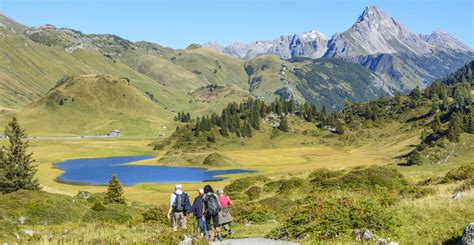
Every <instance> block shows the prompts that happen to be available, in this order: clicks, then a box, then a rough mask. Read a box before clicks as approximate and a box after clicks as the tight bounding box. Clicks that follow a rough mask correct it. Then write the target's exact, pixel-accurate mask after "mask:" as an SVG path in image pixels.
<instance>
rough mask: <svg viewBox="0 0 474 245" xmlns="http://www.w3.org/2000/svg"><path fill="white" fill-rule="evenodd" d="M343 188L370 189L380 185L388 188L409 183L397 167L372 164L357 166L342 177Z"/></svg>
mask: <svg viewBox="0 0 474 245" xmlns="http://www.w3.org/2000/svg"><path fill="white" fill-rule="evenodd" d="M339 182H340V186H341V188H343V189H369V190H376V189H379V188H380V187H382V188H386V189H388V190H394V189H399V188H401V187H403V186H405V185H407V184H408V181H407V180H406V179H405V178H404V177H403V175H402V174H401V173H400V172H399V171H398V170H396V169H393V168H389V167H385V166H370V167H367V168H355V169H353V170H351V171H350V172H349V173H348V174H347V175H345V176H343V177H341V178H340V181H339Z"/></svg>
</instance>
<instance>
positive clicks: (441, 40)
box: [419, 29, 473, 52]
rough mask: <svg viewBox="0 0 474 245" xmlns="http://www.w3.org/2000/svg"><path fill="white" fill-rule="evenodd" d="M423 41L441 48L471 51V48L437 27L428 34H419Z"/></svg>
mask: <svg viewBox="0 0 474 245" xmlns="http://www.w3.org/2000/svg"><path fill="white" fill-rule="evenodd" d="M419 37H420V38H421V39H423V41H425V42H427V43H429V44H431V45H434V46H436V47H438V48H442V49H452V50H458V51H463V52H466V51H467V52H469V51H473V50H472V48H470V47H469V46H467V45H466V44H464V43H462V42H460V41H459V40H457V39H456V38H454V37H452V36H451V35H449V34H448V33H447V32H445V31H444V30H442V29H437V30H435V31H434V32H433V33H431V34H430V35H421V34H420V35H419Z"/></svg>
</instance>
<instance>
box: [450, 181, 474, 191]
mask: <svg viewBox="0 0 474 245" xmlns="http://www.w3.org/2000/svg"><path fill="white" fill-rule="evenodd" d="M472 188H474V178H473V179H470V180H466V181H464V182H463V183H462V184H461V185H460V186H459V187H457V188H456V189H454V192H458V191H468V190H470V189H472Z"/></svg>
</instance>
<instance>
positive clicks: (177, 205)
mask: <svg viewBox="0 0 474 245" xmlns="http://www.w3.org/2000/svg"><path fill="white" fill-rule="evenodd" d="M174 194H175V196H176V198H175V199H174V204H173V210H174V211H176V212H186V213H190V212H191V202H190V201H189V197H188V194H186V193H185V192H183V193H181V194H177V193H176V192H175V193H174Z"/></svg>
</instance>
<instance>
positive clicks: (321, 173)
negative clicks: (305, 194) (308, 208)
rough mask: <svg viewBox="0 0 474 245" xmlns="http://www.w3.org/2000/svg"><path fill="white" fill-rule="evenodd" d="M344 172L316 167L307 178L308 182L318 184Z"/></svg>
mask: <svg viewBox="0 0 474 245" xmlns="http://www.w3.org/2000/svg"><path fill="white" fill-rule="evenodd" d="M343 174H344V171H334V170H329V169H324V168H322V169H318V170H315V171H313V172H312V173H311V174H310V175H309V176H308V179H309V180H310V182H312V183H314V184H320V183H322V182H323V181H325V180H327V179H331V178H335V177H339V176H341V175H343Z"/></svg>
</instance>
